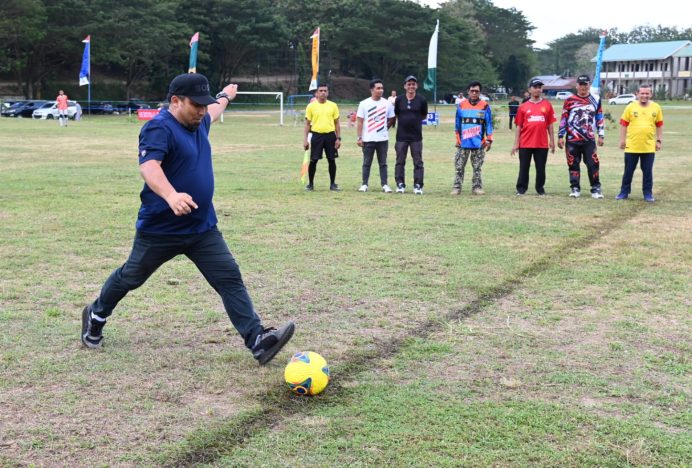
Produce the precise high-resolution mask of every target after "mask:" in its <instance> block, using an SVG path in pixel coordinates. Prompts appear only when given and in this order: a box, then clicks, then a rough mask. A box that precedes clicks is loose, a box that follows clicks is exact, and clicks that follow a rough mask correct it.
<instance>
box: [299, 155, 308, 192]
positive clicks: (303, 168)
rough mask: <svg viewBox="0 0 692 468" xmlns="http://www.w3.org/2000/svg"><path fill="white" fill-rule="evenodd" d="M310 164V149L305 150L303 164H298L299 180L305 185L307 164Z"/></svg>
mask: <svg viewBox="0 0 692 468" xmlns="http://www.w3.org/2000/svg"><path fill="white" fill-rule="evenodd" d="M309 165H310V150H305V154H304V155H303V165H302V166H300V181H301V182H302V183H303V185H305V183H306V182H307V178H308V166H309Z"/></svg>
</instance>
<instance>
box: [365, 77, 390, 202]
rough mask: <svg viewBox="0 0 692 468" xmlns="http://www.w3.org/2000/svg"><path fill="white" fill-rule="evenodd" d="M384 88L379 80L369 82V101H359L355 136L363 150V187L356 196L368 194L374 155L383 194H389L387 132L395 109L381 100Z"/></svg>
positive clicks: (387, 102) (386, 101)
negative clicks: (377, 164)
mask: <svg viewBox="0 0 692 468" xmlns="http://www.w3.org/2000/svg"><path fill="white" fill-rule="evenodd" d="M383 94H384V85H383V84H382V80H379V79H374V80H372V81H371V82H370V97H369V98H368V99H365V100H364V101H361V102H360V104H359V105H358V113H357V114H356V119H357V123H356V132H357V135H358V140H357V141H356V142H357V144H358V146H360V147H361V148H363V185H361V186H360V188H359V189H358V191H359V192H367V191H368V180H369V179H370V167H371V166H372V157H373V155H374V154H375V151H377V162H378V163H379V165H380V183H381V184H382V191H383V192H384V193H392V189H391V188H390V187H389V185H388V184H387V148H388V146H389V133H388V132H387V130H388V129H389V128H390V127H391V126H392V125H393V124H394V106H393V105H392V104H390V102H389V101H388V100H387V99H383V98H382V95H383Z"/></svg>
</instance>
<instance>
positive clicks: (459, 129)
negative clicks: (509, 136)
mask: <svg viewBox="0 0 692 468" xmlns="http://www.w3.org/2000/svg"><path fill="white" fill-rule="evenodd" d="M467 92H468V99H464V100H463V101H461V102H460V103H459V105H458V106H457V115H456V122H455V127H454V128H455V132H454V133H456V137H457V142H456V147H457V148H458V150H457V153H456V155H455V157H454V167H455V170H456V171H455V176H454V185H453V186H452V195H459V194H460V193H461V186H462V185H463V184H464V168H465V167H466V162H467V161H468V160H469V157H470V158H471V166H473V181H472V184H473V190H472V191H473V194H474V195H483V194H484V193H485V192H484V191H483V180H482V179H481V168H482V167H483V161H485V152H486V151H490V147H491V145H492V144H493V116H492V113H491V112H490V106H489V105H488V103H487V102H485V101H483V100H482V99H481V84H480V82H478V81H472V82H471V83H469V85H468V88H467Z"/></svg>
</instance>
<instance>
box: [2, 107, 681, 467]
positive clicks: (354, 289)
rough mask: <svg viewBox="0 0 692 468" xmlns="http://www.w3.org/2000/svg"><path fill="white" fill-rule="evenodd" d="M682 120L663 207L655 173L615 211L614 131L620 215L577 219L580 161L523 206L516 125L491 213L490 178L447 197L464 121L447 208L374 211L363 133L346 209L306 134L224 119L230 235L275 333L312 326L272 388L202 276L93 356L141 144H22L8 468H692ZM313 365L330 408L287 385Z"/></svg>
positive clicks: (447, 136) (223, 223)
mask: <svg viewBox="0 0 692 468" xmlns="http://www.w3.org/2000/svg"><path fill="white" fill-rule="evenodd" d="M622 109H623V107H622V106H620V107H611V109H610V110H611V111H612V114H613V117H614V118H615V119H616V120H617V118H619V115H620V113H621V112H622ZM347 110H350V109H343V110H342V111H347ZM664 112H665V127H664V148H663V150H662V151H660V152H659V153H658V154H657V160H656V164H655V168H654V171H655V186H654V192H655V195H656V198H657V201H656V203H654V204H647V203H645V202H643V201H642V200H641V191H640V189H639V188H640V186H641V173H640V172H637V175H636V176H635V181H634V185H633V187H634V191H633V194H632V195H633V196H632V198H631V199H630V200H628V201H624V202H623V201H620V202H618V201H615V200H614V196H615V195H616V193H617V191H618V189H619V184H620V178H621V175H622V168H623V157H622V151H621V150H619V149H618V148H617V131H618V129H617V127H616V125H615V124H614V123H609V124H608V130H607V132H608V133H607V137H606V146H605V148H604V149H603V150H602V151H601V152H600V156H601V162H602V166H601V178H602V182H603V188H604V193H605V195H606V199H605V200H600V201H598V200H592V199H591V198H589V197H582V198H581V199H578V200H573V199H569V198H568V197H567V193H568V192H569V183H568V174H567V168H566V164H565V161H564V156H562V155H558V154H555V155H551V156H550V157H549V162H548V180H547V185H546V190H547V192H548V196H547V197H545V198H539V197H536V196H533V195H531V196H526V197H523V198H517V197H515V196H514V192H515V190H514V184H515V181H516V176H517V170H518V163H517V161H516V159H515V158H512V157H511V156H510V155H509V150H510V144H511V142H512V134H510V132H509V131H508V130H507V129H506V121H503V122H502V128H501V129H498V131H497V133H496V137H495V141H496V144H495V146H494V147H493V150H492V151H491V152H490V153H489V154H488V156H487V159H486V164H485V166H484V168H483V175H484V185H485V190H486V195H485V196H472V195H470V193H469V191H470V190H469V189H470V176H471V174H470V169H469V170H468V171H467V183H466V184H465V186H464V191H463V193H462V195H461V196H460V197H451V196H449V191H450V189H451V183H452V179H453V167H452V161H453V152H454V151H453V150H454V149H453V141H454V138H453V133H452V132H453V128H452V123H451V117H452V116H451V115H444V116H443V123H442V125H441V126H440V127H439V128H436V129H426V131H425V134H424V139H425V140H424V159H425V164H426V179H425V182H426V185H425V195H423V196H415V197H414V196H413V195H412V194H411V193H406V194H405V195H394V194H392V195H385V194H382V193H378V192H369V193H365V194H362V193H357V192H356V189H357V188H358V186H359V185H360V163H361V156H360V155H359V151H358V148H357V147H356V145H355V131H354V129H353V128H345V129H344V132H343V133H344V148H343V150H342V151H341V153H340V158H339V160H338V165H339V172H338V176H337V182H338V183H339V184H340V185H341V186H342V188H343V189H344V191H343V192H341V193H331V192H329V191H328V189H327V188H328V175H327V170H326V169H327V168H326V163H325V162H324V161H323V162H322V163H320V164H319V165H318V171H317V178H316V191H315V192H314V193H306V192H304V191H303V190H302V187H301V185H300V182H299V180H298V170H299V166H300V162H301V160H302V150H301V148H300V147H301V138H302V137H301V135H302V133H301V132H302V129H301V127H300V126H297V127H294V126H293V125H291V122H290V121H288V123H289V125H286V126H284V127H278V126H277V125H276V121H277V118H276V115H269V114H265V113H246V114H233V113H231V114H229V115H227V117H226V122H225V123H224V124H222V125H215V126H214V127H213V128H212V133H211V139H212V145H213V148H214V154H215V173H216V195H215V206H216V209H217V212H218V215H219V222H220V223H219V226H220V229H221V230H222V232H223V233H224V235H225V237H226V239H227V241H228V243H229V246H230V248H231V250H232V251H233V253H234V255H235V256H236V258H237V260H238V262H239V264H240V266H241V269H242V271H243V274H244V278H245V281H246V283H247V286H248V288H249V290H250V293H251V295H252V297H253V300H254V302H255V306H256V308H257V310H258V311H259V313H260V315H261V316H262V317H263V319H264V321H265V322H266V323H267V324H279V323H282V322H284V321H285V320H288V319H292V320H294V321H296V323H297V327H298V328H297V331H296V335H295V337H294V339H293V341H291V343H290V344H289V345H288V346H287V349H286V351H283V352H282V353H281V354H280V355H279V356H278V357H277V359H276V360H275V361H274V362H272V363H271V364H270V365H268V366H266V367H263V368H258V367H257V364H256V363H255V361H254V360H253V359H252V358H251V356H250V354H249V353H248V352H247V350H246V349H245V348H244V347H243V344H242V341H241V339H240V338H239V337H238V336H237V334H236V333H235V330H233V329H232V327H231V325H230V322H229V321H228V318H227V316H226V315H225V312H224V311H223V307H222V304H221V301H220V300H219V298H218V296H217V295H216V294H215V293H214V291H213V290H212V289H211V288H210V287H209V286H208V285H207V284H206V283H205V281H204V279H203V278H202V277H201V275H200V274H199V273H198V272H197V271H196V269H195V267H194V266H193V265H192V263H191V262H189V261H188V260H187V259H185V258H178V259H176V260H174V261H172V262H170V263H168V264H166V265H165V266H164V267H162V268H161V269H160V270H159V271H158V272H157V273H156V274H155V275H154V276H153V277H152V278H151V279H150V280H149V281H148V282H147V283H146V284H145V285H144V286H143V287H142V288H140V289H138V290H136V291H134V292H132V293H131V294H130V295H128V296H127V297H126V298H125V299H124V300H123V301H122V302H121V304H120V305H119V307H118V308H117V309H116V311H115V314H114V315H113V317H112V318H111V319H110V321H109V323H108V325H107V327H106V330H105V348H104V349H103V350H102V351H100V352H92V351H87V350H85V349H83V348H81V346H80V342H79V336H78V335H79V329H80V313H81V310H82V308H83V307H84V305H85V304H86V303H88V302H89V301H91V300H93V299H94V297H95V295H96V294H97V293H98V290H99V288H100V287H101V285H102V284H103V281H104V280H105V278H106V277H107V276H108V274H109V273H110V272H111V271H112V270H113V269H114V268H116V267H117V266H119V265H120V264H121V263H122V262H123V261H124V260H125V258H126V256H127V254H128V252H129V249H130V246H131V242H132V238H133V234H134V221H135V217H136V212H137V208H138V206H139V201H138V193H139V190H140V189H141V186H142V181H141V179H140V177H139V173H138V169H137V161H136V157H137V156H136V155H137V135H138V132H139V128H140V124H138V123H136V122H131V121H128V120H127V119H125V118H119V117H114V118H101V119H98V118H94V119H92V120H84V121H82V122H77V123H74V124H71V125H70V126H69V127H68V128H66V129H61V128H59V127H58V125H57V124H56V123H55V122H42V121H32V120H27V119H24V120H13V119H2V120H0V202H1V204H0V221H1V224H0V226H1V227H0V258H2V262H1V264H0V331H1V334H0V466H4V465H7V466H15V465H37V466H132V465H137V466H142V465H169V466H181V465H208V466H239V467H245V466H296V465H301V466H303V465H305V466H307V465H312V466H487V465H493V466H508V465H514V466H516V465H519V466H524V465H548V466H593V465H598V466H642V465H644V466H689V465H690V464H692V454H691V452H690V447H692V435H691V432H690V428H691V427H692V412H691V406H690V383H691V379H690V376H691V371H692V363H691V359H690V354H691V351H692V342H691V340H690V336H691V333H690V332H691V327H690V325H691V317H690V306H691V305H692V301H691V300H690V297H692V288H691V287H690V265H691V263H692V262H691V260H692V249H691V242H690V239H691V236H690V234H691V231H692V229H691V228H692V221H691V219H690V201H691V199H692V176H691V174H692V171H691V170H692V155H691V154H690V140H689V131H690V122H692V107H688V108H675V109H665V108H664ZM344 113H345V112H344ZM503 117H504V113H503ZM389 160H390V166H389V167H390V174H391V176H390V182H393V178H392V176H393V172H394V158H393V152H390V158H389ZM407 169H408V177H409V180H410V177H411V176H410V174H411V170H412V169H411V163H410V160H409V164H408V167H407ZM531 175H532V182H531V183H533V176H534V173H533V172H532V174H531ZM377 180H378V170H377V168H376V167H373V172H372V175H371V181H373V182H375V181H377ZM582 182H583V184H584V187H588V180H587V177H586V170H585V169H584V170H583V176H582ZM530 191H531V190H530ZM584 192H588V190H586V189H585V190H584ZM301 350H314V351H317V352H319V353H321V354H322V355H324V356H325V357H326V358H327V360H328V361H329V362H330V365H331V370H332V375H333V381H332V383H331V384H330V387H328V388H327V390H326V391H325V393H324V394H322V395H320V396H319V397H315V398H310V399H306V398H297V397H292V396H291V395H290V394H289V391H288V389H287V387H286V386H285V384H284V383H283V366H284V364H285V362H286V361H287V359H288V357H289V356H290V354H291V353H292V352H296V351H301Z"/></svg>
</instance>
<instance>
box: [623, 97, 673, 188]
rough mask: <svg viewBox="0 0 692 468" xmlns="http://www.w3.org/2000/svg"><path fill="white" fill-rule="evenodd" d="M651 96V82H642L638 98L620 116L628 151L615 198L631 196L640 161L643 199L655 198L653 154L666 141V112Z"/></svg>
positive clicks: (625, 146)
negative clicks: (664, 136)
mask: <svg viewBox="0 0 692 468" xmlns="http://www.w3.org/2000/svg"><path fill="white" fill-rule="evenodd" d="M650 99H651V85H641V86H640V87H639V92H638V93H637V100H636V101H634V102H631V103H629V104H628V105H627V107H625V111H624V112H623V113H622V117H620V148H621V149H624V150H625V173H624V174H623V175H622V186H621V187H620V193H619V194H618V195H617V197H615V198H616V199H617V200H624V199H626V198H627V197H629V194H630V191H631V190H632V176H633V175H634V170H635V169H636V168H637V161H641V162H640V164H639V167H640V168H641V170H642V191H643V192H644V200H646V201H648V202H653V201H654V194H653V188H654V157H655V156H656V153H655V152H656V151H659V150H660V149H661V145H662V144H663V141H662V139H663V111H662V110H661V106H659V105H658V104H656V103H655V102H651V100H650ZM654 138H655V139H656V141H654Z"/></svg>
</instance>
